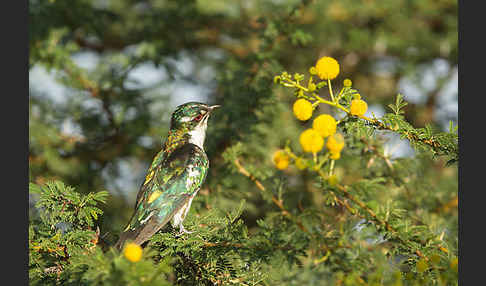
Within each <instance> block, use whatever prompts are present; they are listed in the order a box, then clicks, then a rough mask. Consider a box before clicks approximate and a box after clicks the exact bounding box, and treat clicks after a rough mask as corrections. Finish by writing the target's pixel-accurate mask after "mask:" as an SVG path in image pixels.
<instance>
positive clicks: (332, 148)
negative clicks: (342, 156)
mask: <svg viewBox="0 0 486 286" xmlns="http://www.w3.org/2000/svg"><path fill="white" fill-rule="evenodd" d="M326 147H327V149H328V150H329V152H330V153H331V156H332V154H336V153H340V152H341V150H342V149H343V148H344V137H343V136H342V135H341V134H339V133H338V134H334V135H332V136H330V137H329V138H328V139H327V143H326ZM334 156H337V155H334Z"/></svg>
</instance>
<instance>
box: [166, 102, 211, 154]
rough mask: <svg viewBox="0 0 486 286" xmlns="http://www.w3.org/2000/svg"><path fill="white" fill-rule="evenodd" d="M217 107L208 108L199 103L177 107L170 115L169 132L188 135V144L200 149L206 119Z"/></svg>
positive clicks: (206, 122)
mask: <svg viewBox="0 0 486 286" xmlns="http://www.w3.org/2000/svg"><path fill="white" fill-rule="evenodd" d="M217 107H219V105H213V106H209V105H207V104H205V103H200V102H187V103H184V104H182V105H179V106H178V107H177V108H176V110H175V111H174V112H173V113H172V118H171V121H170V130H171V131H172V132H181V133H184V134H187V135H189V142H190V143H193V144H196V145H198V146H200V147H201V148H202V145H203V143H204V138H205V137H206V128H207V126H208V118H209V116H210V115H211V113H212V112H213V110H214V109H215V108H217Z"/></svg>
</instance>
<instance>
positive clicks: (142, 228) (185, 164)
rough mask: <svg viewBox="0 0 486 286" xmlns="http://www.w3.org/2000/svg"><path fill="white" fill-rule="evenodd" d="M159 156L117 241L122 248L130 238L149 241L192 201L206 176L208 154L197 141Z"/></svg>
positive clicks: (136, 241) (140, 242)
mask: <svg viewBox="0 0 486 286" xmlns="http://www.w3.org/2000/svg"><path fill="white" fill-rule="evenodd" d="M157 157H158V156H157ZM157 157H156V158H154V163H155V164H152V166H151V168H150V169H149V172H148V174H147V177H146V180H145V182H144V183H143V185H142V187H141V189H140V191H139V193H138V195H137V202H136V206H135V212H134V214H133V216H132V218H131V219H130V223H129V224H128V225H127V227H126V228H125V231H124V232H123V233H122V234H121V235H120V239H119V240H118V242H117V244H116V246H117V247H118V248H121V247H122V245H123V243H124V242H125V241H126V240H128V239H129V240H132V241H133V242H135V243H137V244H142V243H143V242H145V241H146V240H148V239H149V238H150V237H151V236H152V235H154V234H155V233H156V232H157V231H158V230H159V229H160V228H162V227H163V226H164V225H165V224H166V223H167V222H169V221H170V220H171V219H172V217H173V216H174V214H175V213H176V212H177V210H179V209H180V208H181V207H182V206H183V205H184V204H186V203H187V202H188V201H189V199H190V197H191V196H192V195H193V194H194V193H195V192H197V191H198V190H199V189H200V187H201V185H202V183H203V182H204V180H205V178H206V173H207V169H208V160H207V157H206V154H205V153H204V151H203V150H201V148H199V147H198V146H196V145H194V144H185V145H183V146H182V147H180V148H178V149H176V150H174V151H173V152H172V153H171V154H170V155H169V156H168V157H167V158H162V159H160V158H159V159H157ZM156 160H159V162H158V163H157V162H155V161H156Z"/></svg>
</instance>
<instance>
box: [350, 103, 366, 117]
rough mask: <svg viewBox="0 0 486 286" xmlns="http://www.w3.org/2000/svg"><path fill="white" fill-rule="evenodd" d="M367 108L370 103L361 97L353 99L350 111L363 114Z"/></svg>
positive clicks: (353, 113) (354, 113)
mask: <svg viewBox="0 0 486 286" xmlns="http://www.w3.org/2000/svg"><path fill="white" fill-rule="evenodd" d="M366 110H368V104H367V103H366V102H365V101H363V100H361V99H353V100H352V101H351V107H350V108H349V112H350V113H351V114H352V115H357V116H360V115H363V114H365V113H366Z"/></svg>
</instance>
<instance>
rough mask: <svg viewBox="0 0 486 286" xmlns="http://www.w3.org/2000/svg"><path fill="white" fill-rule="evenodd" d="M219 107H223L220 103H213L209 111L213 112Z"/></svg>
mask: <svg viewBox="0 0 486 286" xmlns="http://www.w3.org/2000/svg"><path fill="white" fill-rule="evenodd" d="M218 107H221V105H218V104H216V105H212V106H210V107H209V111H210V112H213V110H214V109H216V108H218Z"/></svg>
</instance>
